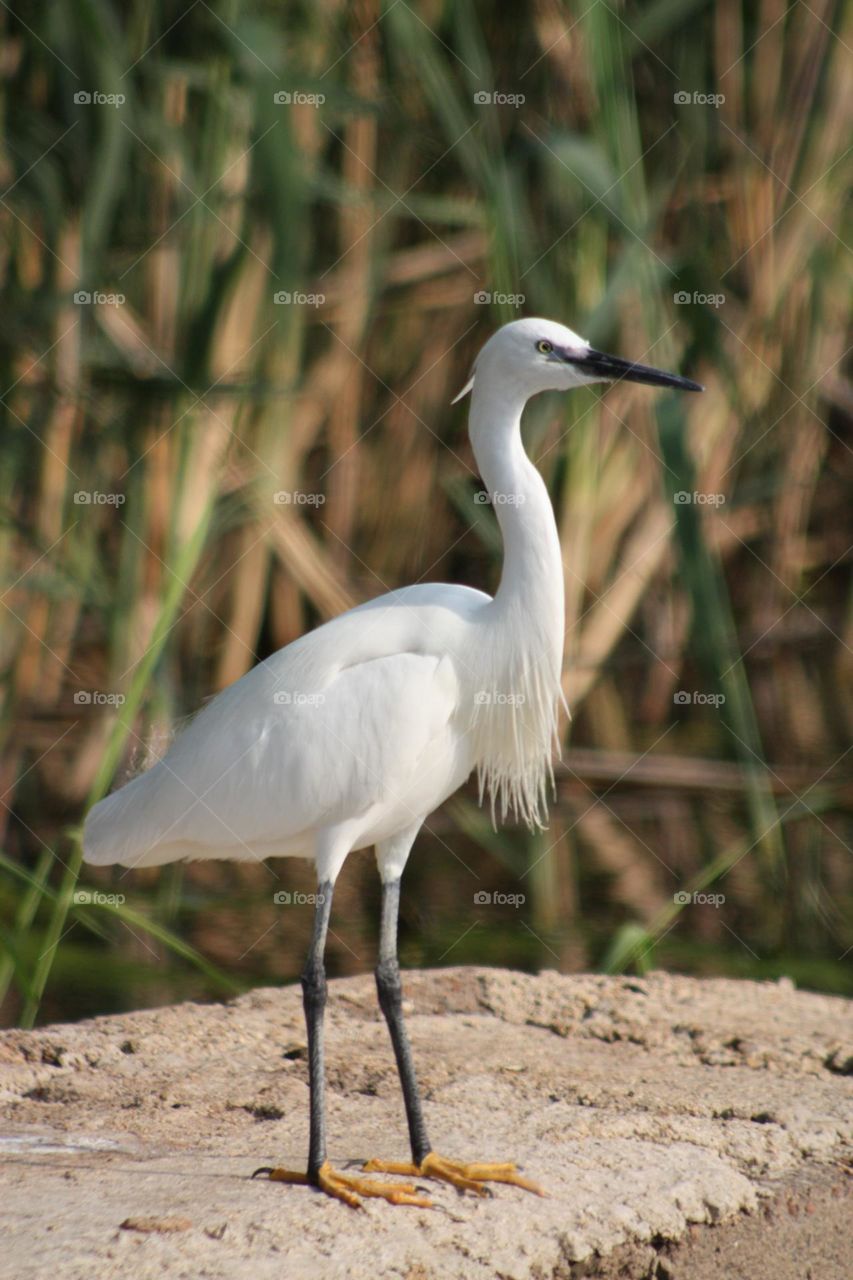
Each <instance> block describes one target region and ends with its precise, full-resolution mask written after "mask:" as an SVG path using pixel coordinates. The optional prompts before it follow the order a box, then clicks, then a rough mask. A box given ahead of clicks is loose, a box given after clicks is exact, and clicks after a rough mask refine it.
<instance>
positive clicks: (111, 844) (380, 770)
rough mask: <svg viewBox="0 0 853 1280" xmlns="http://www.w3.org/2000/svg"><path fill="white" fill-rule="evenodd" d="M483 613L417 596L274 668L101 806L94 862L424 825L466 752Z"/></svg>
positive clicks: (457, 600) (466, 600) (89, 830)
mask: <svg viewBox="0 0 853 1280" xmlns="http://www.w3.org/2000/svg"><path fill="white" fill-rule="evenodd" d="M488 599H489V597H488V596H484V595H483V594H482V593H481V592H477V591H471V590H469V589H468V588H464V587H450V586H437V585H429V586H421V587H414V588H407V589H406V590H404V591H401V592H399V593H395V594H394V595H393V596H383V597H381V598H380V599H379V600H374V601H370V602H369V603H368V604H367V605H362V606H360V607H359V608H358V609H353V610H350V611H349V612H348V613H346V614H342V615H341V616H340V617H338V618H335V619H333V620H332V621H331V622H329V623H326V624H325V625H324V626H322V627H320V628H318V629H317V630H316V631H313V632H311V633H309V634H308V635H306V636H303V637H302V638H301V639H299V640H297V641H296V642H295V643H294V644H291V645H288V647H287V648H286V649H282V650H280V651H279V652H278V653H276V654H273V655H272V656H271V657H270V658H269V659H267V661H266V662H263V663H261V664H260V665H259V666H257V667H255V668H254V669H253V670H252V671H250V672H249V673H248V674H247V675H245V676H244V677H243V678H242V679H241V680H238V681H237V682H236V684H234V685H232V686H231V687H230V688H228V689H226V690H225V691H224V692H223V693H221V694H220V695H219V696H218V697H217V698H215V699H214V700H213V701H212V702H211V703H209V704H208V706H206V707H205V708H204V710H203V711H202V712H201V713H200V714H199V715H198V716H197V717H196V718H195V719H194V720H193V721H192V723H191V724H190V725H189V727H188V728H187V729H186V730H185V732H184V733H183V734H182V735H181V736H180V737H179V738H178V739H177V741H176V742H175V743H174V745H173V746H172V748H171V750H170V751H169V752H168V754H167V755H166V756H165V757H164V758H163V759H162V760H161V761H159V762H158V763H157V764H156V765H154V766H153V768H151V769H150V770H148V772H147V773H144V774H141V775H140V776H139V777H137V778H135V779H134V780H133V781H132V782H129V783H128V784H127V785H126V786H125V787H123V788H122V789H121V790H120V791H117V792H115V793H114V794H113V795H111V796H108V797H107V798H106V799H105V800H102V801H101V802H100V803H99V804H97V805H95V807H94V808H93V809H92V810H91V812H90V814H89V817H88V820H87V823H86V829H85V834H84V848H85V857H86V860H87V861H88V862H93V863H98V864H106V863H112V862H120V863H123V864H124V865H126V866H151V865H154V864H158V863H162V862H169V861H172V860H174V859H176V858H181V857H190V858H193V857H194V858H199V857H201V858H204V857H228V858H246V859H248V858H263V857H268V856H271V855H274V854H278V853H301V854H304V855H305V856H311V854H312V852H313V847H312V840H311V836H312V833H313V832H315V831H317V830H318V829H320V828H323V827H327V826H330V825H333V824H336V823H339V822H342V821H344V820H350V819H354V818H358V817H359V816H360V815H368V814H373V815H374V818H375V816H376V815H379V816H380V817H381V816H382V815H385V816H386V818H387V819H388V820H392V819H393V817H394V815H397V814H398V813H399V814H401V815H402V819H401V825H404V824H405V821H404V820H405V817H406V815H408V819H409V821H410V822H411V820H412V819H413V818H419V817H422V816H423V815H424V814H426V813H428V812H429V811H430V809H432V808H434V807H435V805H436V804H438V803H440V801H441V800H442V799H444V798H445V795H446V794H448V791H447V789H446V788H447V786H448V782H447V778H448V777H450V778H451V780H452V779H453V778H454V777H455V776H456V774H458V773H459V770H460V769H464V762H463V761H462V756H464V752H463V753H462V754H461V755H460V758H459V759H455V760H448V757H449V756H452V755H453V753H454V746H455V743H456V739H457V738H458V737H459V736H460V735H459V732H458V730H457V729H456V728H455V726H454V723H453V721H454V716H455V715H456V713H457V710H458V706H459V700H460V699H459V680H458V673H457V671H456V668H455V663H454V658H453V656H452V655H453V654H454V652H456V651H457V650H458V647H459V644H460V636H461V633H462V632H463V630H464V629H465V627H466V625H467V620H468V619H469V618H470V617H471V616H472V614H473V613H474V612H475V611H476V610H477V609H479V608H481V607H482V606H483V604H485V603H487V602H488ZM469 767H470V766H469ZM462 776H464V772H463V774H462ZM455 785H458V782H456V783H455ZM451 789H455V787H451Z"/></svg>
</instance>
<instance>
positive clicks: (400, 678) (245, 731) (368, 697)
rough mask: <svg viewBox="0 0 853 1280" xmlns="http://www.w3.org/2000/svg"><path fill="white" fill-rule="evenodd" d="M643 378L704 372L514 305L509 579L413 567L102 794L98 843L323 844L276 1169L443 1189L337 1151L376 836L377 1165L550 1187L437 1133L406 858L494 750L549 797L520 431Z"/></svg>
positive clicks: (547, 541) (504, 479) (508, 371)
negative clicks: (296, 1138)
mask: <svg viewBox="0 0 853 1280" xmlns="http://www.w3.org/2000/svg"><path fill="white" fill-rule="evenodd" d="M617 377H626V378H632V379H633V380H635V381H638V382H650V383H654V384H657V385H662V386H680V387H683V388H685V389H689V390H699V389H700V388H699V387H697V385H696V384H695V383H691V382H688V381H687V380H686V379H683V378H677V377H674V376H673V375H670V374H664V373H661V372H659V371H658V370H656V369H648V368H645V367H644V366H642V365H635V364H629V363H628V362H627V361H624V360H619V359H618V358H616V357H614V356H605V355H603V354H602V353H601V352H598V351H593V350H592V349H591V348H590V346H589V344H588V343H586V342H584V341H583V339H582V338H579V337H578V336H577V335H576V334H574V333H572V332H571V331H570V330H569V329H565V328H564V327H563V326H562V325H558V324H553V323H551V322H550V321H547V320H516V321H515V322H514V323H512V324H508V325H505V326H504V328H503V329H501V330H500V331H499V332H498V333H497V334H495V336H494V337H493V338H491V340H490V341H489V342H488V343H487V344H486V346H485V347H484V348H483V350H482V351H481V352H480V355H479V357H478V359H477V363H476V365H475V369H474V374H473V377H472V379H471V381H470V382H469V384H468V386H467V387H466V388H465V391H463V393H462V394H463V395H464V394H465V393H466V392H467V391H469V390H471V391H472V401H471V415H470V424H469V428H470V434H471V443H472V445H473V449H474V454H475V457H476V459H477V463H478V466H479V468H480V473H481V475H482V477H483V480H484V481H485V483H486V486H487V488H488V490H489V492H490V494H491V497H492V502H493V503H494V506H495V511H496V513H497V517H498V521H499V523H500V527H501V533H502V535H503V542H504V567H503V575H502V577H501V582H500V586H499V588H498V590H497V592H496V594H495V597H494V599H491V598H490V597H489V596H487V595H484V594H483V593H482V592H480V591H472V590H470V589H469V588H468V587H460V586H446V585H441V584H436V585H425V586H414V587H407V588H406V589H405V590H403V591H393V592H391V593H390V594H388V595H385V596H382V597H381V598H380V599H378V600H373V601H371V602H370V603H369V604H365V605H362V606H360V607H359V608H358V609H351V610H350V611H349V612H348V613H345V614H342V615H341V616H340V617H339V618H335V619H333V620H332V621H331V622H327V623H326V624H325V626H322V627H318V628H317V630H316V631H312V632H311V633H310V634H309V635H306V636H302V637H301V639H299V640H297V641H295V643H293V644H291V645H288V647H287V648H286V649H282V650H281V651H280V652H279V653H276V654H273V655H272V657H270V658H268V659H267V661H266V662H263V663H261V664H260V665H259V666H257V667H255V669H254V670H253V671H250V672H249V673H248V675H246V676H244V677H243V679H242V680H238V681H237V683H236V684H234V685H232V686H231V688H230V689H226V690H225V692H224V693H221V694H220V695H219V696H218V697H217V698H215V699H214V700H213V701H212V702H211V703H210V704H209V705H208V706H207V707H205V709H204V710H203V711H202V712H201V714H200V715H198V716H197V718H196V719H195V720H194V721H193V722H192V723H191V724H190V726H189V727H188V728H187V729H186V731H185V732H184V733H183V734H182V735H181V736H180V737H179V738H178V739H177V741H176V742H175V744H174V745H173V746H172V748H171V750H170V751H169V752H168V753H167V755H166V756H165V757H164V758H163V759H162V760H160V761H159V762H158V763H157V764H155V765H154V766H153V768H151V769H149V770H148V772H147V773H144V774H142V775H141V776H140V777H138V778H135V779H134V780H133V781H132V782H129V783H128V784H127V786H125V787H123V788H122V789H121V790H120V791H117V792H116V793H115V794H114V795H112V796H108V797H107V798H106V799H105V800H102V801H101V802H100V804H97V805H95V807H94V808H93V809H92V811H91V812H90V814H89V817H88V820H87V823H86V829H85V832H84V851H85V857H86V859H87V861H89V862H94V863H101V864H103V863H110V862H120V863H123V864H124V865H125V866H129V867H140V866H152V865H156V864H158V863H164V862H171V861H173V860H175V859H178V858H243V859H246V858H253V859H257V858H266V857H270V856H274V855H294V856H299V857H305V858H313V859H314V862H315V864H316V867H317V880H318V883H319V888H320V892H319V893H318V895H317V904H316V907H315V914H314V931H313V936H312V942H311V947H310V950H309V955H308V959H307V962H306V966H305V969H304V971H303V974H302V987H303V998H304V1005H305V1017H306V1026H307V1030H308V1075H309V1089H310V1102H311V1108H310V1126H309V1128H310V1139H309V1148H308V1164H307V1170H306V1171H305V1172H304V1173H303V1172H302V1171H299V1170H297V1171H294V1170H291V1169H281V1168H278V1167H272V1166H263V1168H262V1169H259V1170H257V1171H256V1172H257V1173H266V1174H267V1175H268V1176H269V1177H270V1179H271V1180H273V1181H278V1182H284V1183H291V1184H292V1183H296V1184H299V1183H310V1184H311V1185H312V1186H315V1187H317V1188H319V1189H320V1190H322V1191H324V1192H326V1193H327V1194H328V1195H331V1196H335V1197H337V1198H338V1199H339V1200H343V1201H344V1202H345V1203H346V1204H348V1205H353V1206H356V1207H357V1206H358V1205H359V1204H360V1197H365V1196H367V1197H375V1196H379V1197H382V1198H384V1199H386V1200H389V1201H391V1202H392V1203H394V1204H410V1205H418V1206H428V1205H429V1203H430V1202H429V1201H428V1200H426V1199H425V1198H424V1197H423V1196H422V1195H421V1194H420V1192H419V1190H418V1188H416V1187H415V1186H414V1185H413V1184H403V1185H400V1184H397V1185H394V1184H391V1183H376V1182H373V1181H371V1179H370V1178H365V1177H363V1176H359V1175H351V1174H343V1173H339V1172H337V1171H336V1170H334V1169H333V1168H332V1167H331V1165H330V1164H329V1162H328V1160H327V1158H326V1129H325V1108H324V1078H325V1077H324V1048H323V1044H324V1041H323V1016H324V1009H325V1003H326V976H325V967H324V961H323V955H324V950H325V943H326V935H327V930H328V927H329V919H330V913H331V909H332V894H333V890H334V884H335V880H336V878H337V875H338V872H339V871H340V869H341V867H342V866H343V863H344V860H345V858H346V856H347V854H348V853H349V852H350V850H352V849H360V848H364V847H365V846H367V845H375V846H376V857H377V861H378V864H379V871H380V874H381V877H382V882H383V887H382V920H381V927H380V939H379V959H378V964H377V968H376V982H377V990H378V994H379V1002H380V1005H381V1008H382V1011H383V1013H384V1015H385V1019H386V1021H387V1023H388V1027H389V1030H390V1033H391V1040H392V1044H393V1046H394V1053H395V1057H396V1061H397V1068H398V1071H399V1074H400V1081H401V1085H402V1089H403V1098H404V1102H405V1108H406V1118H407V1121H408V1126H409V1139H410V1144H411V1149H412V1163H411V1164H408V1163H403V1164H401V1163H400V1162H399V1161H393V1160H392V1161H387V1160H379V1161H371V1162H369V1163H368V1165H366V1166H365V1169H366V1170H370V1171H374V1170H378V1171H384V1172H387V1173H391V1174H397V1173H406V1174H409V1175H411V1176H417V1177H430V1178H438V1179H440V1180H444V1181H448V1182H451V1183H452V1184H453V1185H454V1186H456V1187H458V1188H459V1189H460V1190H467V1191H476V1192H479V1193H480V1194H482V1183H483V1182H501V1183H508V1184H511V1185H514V1186H517V1187H523V1188H525V1189H526V1190H528V1191H533V1192H540V1191H541V1188H539V1187H538V1186H537V1185H536V1183H534V1182H531V1181H530V1180H529V1179H528V1178H524V1177H522V1176H521V1174H520V1173H519V1172H518V1170H517V1169H516V1168H515V1166H514V1165H513V1164H506V1163H504V1164H483V1163H468V1164H465V1163H462V1162H460V1161H455V1160H448V1159H446V1158H444V1157H441V1156H438V1155H437V1154H436V1153H435V1152H434V1151H433V1150H432V1147H431V1145H430V1143H429V1139H428V1137H427V1132H426V1125H425V1122H424V1116H423V1112H422V1108H421V1101H420V1094H419V1090H418V1086H417V1080H416V1076H415V1072H414V1066H413V1062H412V1055H411V1050H410V1046H409V1043H408V1038H407V1035H406V1031H405V1026H404V1023H403V1017H402V994H401V984H400V971H399V964H398V961H397V918H398V910H399V901H400V876H401V874H402V871H403V868H404V866H405V864H406V859H407V858H408V856H409V851H410V849H411V847H412V844H413V843H414V840H415V837H416V835H417V833H418V831H419V829H420V827H421V824H422V823H423V820H424V818H425V817H426V816H427V815H428V814H429V813H430V812H431V811H432V810H433V809H435V808H436V807H437V806H438V805H440V804H441V803H442V801H443V800H446V799H447V797H448V796H449V795H451V794H452V793H453V792H454V791H455V790H456V788H457V787H458V786H459V785H460V784H461V783H462V782H464V780H465V779H466V778H467V777H468V775H469V774H470V773H471V772H472V770H474V769H476V770H477V772H478V774H479V780H480V796H481V799H482V798H483V797H484V795H485V794H486V793H488V795H489V798H490V801H491V805H492V813H493V815H494V814H495V812H496V810H499V811H500V815H501V817H505V816H506V814H507V813H508V812H510V811H512V812H514V813H515V814H517V815H518V816H519V817H520V818H522V819H524V820H525V821H526V822H528V823H529V824H530V825H531V826H533V825H536V824H537V823H541V822H542V821H543V820H544V817H545V810H546V801H547V787H548V783H549V781H550V780H551V777H552V775H551V758H552V751H553V747H554V745H555V741H556V728H557V712H558V707H559V703H560V699H561V690H560V669H561V664H562V654H563V566H562V563H561V558H560V542H559V538H558V536H557V529H556V525H555V523H554V515H553V511H552V509H551V503H550V501H549V498H548V494H547V491H546V489H545V485H544V483H543V481H542V479H541V477H540V475H539V473H538V472H537V470H536V468H535V467H534V466H533V465H532V463H531V462H530V461H529V459H528V458H527V455H526V454H525V452H524V448H523V446H522V443H521V414H522V410H523V409H524V405H525V403H526V402H527V400H528V399H529V398H530V396H532V395H534V394H535V393H536V392H537V391H545V390H549V389H555V390H568V389H569V388H570V387H573V386H578V385H580V384H582V383H588V382H599V381H607V380H612V379H614V378H617Z"/></svg>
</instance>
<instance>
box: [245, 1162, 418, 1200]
mask: <svg viewBox="0 0 853 1280" xmlns="http://www.w3.org/2000/svg"><path fill="white" fill-rule="evenodd" d="M366 1167H367V1166H365V1168H366ZM260 1173H265V1174H266V1175H267V1177H268V1178H269V1180H270V1182H291V1183H296V1184H297V1185H298V1186H303V1187H316V1188H317V1189H318V1190H319V1191H325V1193H326V1195H327V1196H333V1197H334V1198H335V1199H336V1200H343V1202H344V1204H348V1205H349V1206H350V1208H351V1209H360V1208H361V1207H362V1204H361V1200H360V1199H359V1196H378V1197H379V1198H380V1199H382V1200H387V1201H388V1202H389V1203H390V1204H413V1205H416V1206H417V1207H418V1208H419V1209H431V1208H432V1201H431V1200H427V1198H426V1197H425V1196H422V1195H418V1189H417V1187H413V1186H412V1184H411V1183H408V1182H402V1183H401V1182H374V1181H373V1180H372V1179H371V1178H362V1177H360V1176H359V1175H358V1174H349V1173H338V1172H337V1170H336V1169H333V1168H332V1167H331V1165H330V1164H329V1162H328V1160H324V1161H323V1163H322V1164H321V1165H320V1168H319V1169H318V1170H317V1176H316V1177H312V1176H311V1175H310V1174H308V1173H295V1172H294V1171H293V1170H291V1169H271V1168H264V1169H256V1170H255V1172H254V1173H253V1174H252V1177H253V1178H256V1177H257V1176H258V1174H260Z"/></svg>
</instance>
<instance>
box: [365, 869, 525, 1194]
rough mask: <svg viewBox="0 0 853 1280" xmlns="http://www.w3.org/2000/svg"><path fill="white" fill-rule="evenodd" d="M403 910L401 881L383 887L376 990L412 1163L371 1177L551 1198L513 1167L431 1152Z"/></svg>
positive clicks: (372, 1169)
mask: <svg viewBox="0 0 853 1280" xmlns="http://www.w3.org/2000/svg"><path fill="white" fill-rule="evenodd" d="M399 910H400V881H399V879H397V880H391V881H388V882H387V883H385V884H383V886H382V927H381V931H380V940H379V963H378V965H377V966H376V989H377V992H378V995H379V1005H380V1007H381V1009H382V1012H383V1014H384V1015H385V1021H386V1022H387V1024H388V1030H389V1032H390V1034H391V1043H392V1045H393V1046H394V1056H395V1058H396V1059H397V1071H398V1073H399V1076H400V1084H401V1085H402V1088H403V1102H404V1104H405V1107H406V1119H407V1120H408V1123H409V1138H410V1140H411V1146H412V1159H411V1162H409V1161H399V1160H368V1162H367V1164H365V1165H364V1171H365V1172H366V1173H395V1174H397V1173H402V1174H405V1175H406V1176H407V1177H411V1178H435V1179H439V1180H440V1181H443V1182H449V1183H451V1184H452V1185H453V1186H454V1187H457V1188H458V1189H459V1190H460V1191H474V1192H476V1194H477V1195H481V1196H484V1195H488V1194H489V1190H488V1188H487V1187H484V1186H483V1183H484V1182H506V1183H510V1184H511V1185H512V1186H514V1187H523V1188H524V1189H525V1191H533V1192H535V1193H536V1195H540V1196H544V1195H545V1194H546V1193H545V1192H544V1191H543V1190H542V1188H541V1187H540V1186H538V1185H537V1184H536V1183H535V1182H531V1181H530V1179H529V1178H524V1177H522V1176H521V1174H520V1173H519V1172H518V1170H517V1169H516V1166H515V1165H514V1164H484V1163H481V1162H476V1163H464V1162H463V1161H461V1160H448V1159H446V1158H445V1157H444V1156H440V1155H437V1154H436V1153H435V1152H434V1151H433V1150H432V1147H431V1146H430V1142H429V1139H428V1137H427V1133H426V1125H425V1124H424V1118H423V1110H422V1108H421V1097H420V1090H419V1089H418V1082H417V1078H416V1076H415V1068H414V1064H413V1062H412V1051H411V1049H410V1047H409V1037H408V1035H407V1034H406V1027H405V1024H404V1022H403V992H402V986H401V983H400V966H399V963H398V960H397V918H398V915H399Z"/></svg>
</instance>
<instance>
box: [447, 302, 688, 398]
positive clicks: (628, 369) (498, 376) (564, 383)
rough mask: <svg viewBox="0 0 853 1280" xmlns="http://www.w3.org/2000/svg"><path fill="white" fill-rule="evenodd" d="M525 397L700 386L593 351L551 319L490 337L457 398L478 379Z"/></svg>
mask: <svg viewBox="0 0 853 1280" xmlns="http://www.w3.org/2000/svg"><path fill="white" fill-rule="evenodd" d="M481 377H483V378H488V379H489V381H490V382H491V383H493V384H494V385H496V386H498V387H501V388H504V389H506V390H510V389H512V390H520V391H521V392H522V393H523V394H524V396H525V398H526V397H527V396H532V395H535V394H536V393H537V392H538V391H570V390H571V389H572V388H573V387H582V386H587V385H589V384H590V383H593V382H619V381H621V380H622V379H623V378H624V379H626V380H627V381H629V382H645V383H648V384H649V385H650V386H653V387H677V388H678V389H679V390H681V391H702V390H704V388H703V387H701V386H700V385H699V383H698V382H691V380H690V379H689V378H681V377H679V376H678V374H674V373H664V372H663V371H662V370H660V369H652V368H650V367H649V366H648V365H644V364H635V363H634V362H633V361H631V360H623V359H622V358H621V357H620V356H609V355H605V353H604V352H603V351H596V350H595V349H594V348H593V347H591V346H590V345H589V343H588V342H587V341H586V340H585V339H584V338H579V337H578V335H577V334H576V333H573V332H572V331H571V329H567V328H566V327H565V325H562V324H557V323H556V322H555V321H554V320H535V319H525V320H513V321H511V323H510V324H505V325H504V326H503V328H502V329H498V331H497V333H495V334H493V335H492V337H491V338H490V339H489V341H488V342H487V343H486V345H485V346H484V347H483V349H482V351H481V352H480V354H479V355H478V357H477V360H476V363H475V365H474V372H473V374H472V377H471V380H470V382H469V383H468V385H467V386H466V387H465V388H464V390H463V391H461V392H460V393H459V396H457V397H456V399H457V400H458V399H459V398H460V397H461V396H463V395H464V394H465V392H466V391H470V390H471V388H472V387H473V386H474V384H475V382H476V381H477V380H478V379H479V378H481Z"/></svg>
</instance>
